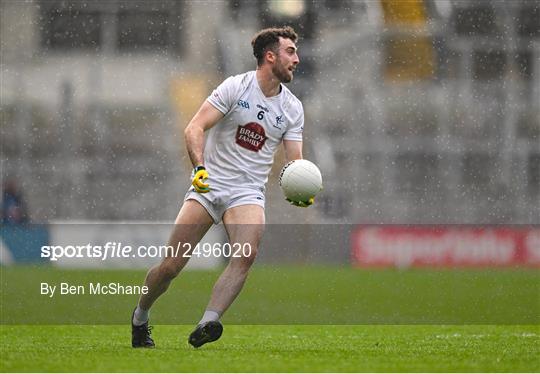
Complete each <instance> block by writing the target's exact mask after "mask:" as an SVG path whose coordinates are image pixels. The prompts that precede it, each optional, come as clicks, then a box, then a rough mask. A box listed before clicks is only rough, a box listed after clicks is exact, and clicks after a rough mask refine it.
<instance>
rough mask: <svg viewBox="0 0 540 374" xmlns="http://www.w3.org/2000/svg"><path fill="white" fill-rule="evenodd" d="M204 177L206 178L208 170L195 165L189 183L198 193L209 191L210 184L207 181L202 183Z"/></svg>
mask: <svg viewBox="0 0 540 374" xmlns="http://www.w3.org/2000/svg"><path fill="white" fill-rule="evenodd" d="M206 179H208V172H207V171H206V169H205V168H204V166H197V167H196V168H195V169H193V179H192V181H191V185H192V186H193V188H195V191H197V192H198V193H207V192H209V191H210V185H209V184H208V183H204V181H205V180H206Z"/></svg>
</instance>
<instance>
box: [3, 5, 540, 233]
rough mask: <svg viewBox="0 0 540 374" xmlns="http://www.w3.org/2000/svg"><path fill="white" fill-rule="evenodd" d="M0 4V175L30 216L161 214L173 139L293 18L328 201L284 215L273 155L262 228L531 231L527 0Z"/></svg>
mask: <svg viewBox="0 0 540 374" xmlns="http://www.w3.org/2000/svg"><path fill="white" fill-rule="evenodd" d="M0 4H1V8H0V10H1V19H0V24H1V30H0V31H1V32H0V41H1V59H2V61H1V62H2V67H1V92H0V94H1V114H2V115H1V129H2V141H1V148H2V149H1V158H2V180H3V181H5V180H6V179H8V178H14V179H16V180H17V181H18V184H19V187H20V189H21V190H22V191H23V192H24V196H25V198H26V201H27V204H28V209H29V215H30V218H31V219H32V221H34V222H48V221H51V220H59V219H60V220H74V219H92V220H145V221H146V220H149V221H156V220H161V221H170V220H172V219H173V217H174V216H175V214H176V213H177V210H178V207H179V204H180V201H181V199H182V197H183V194H184V191H185V189H186V188H187V186H188V175H189V172H190V165H189V161H188V158H187V156H186V152H185V149H184V144H183V134H182V128H183V127H184V126H185V125H186V124H187V122H188V121H189V119H190V118H191V116H192V114H193V113H194V111H195V110H196V109H197V108H198V106H199V105H200V103H201V102H202V100H204V99H205V97H206V96H207V95H208V93H209V92H210V91H211V90H212V89H213V87H215V86H216V85H217V84H219V83H220V81H221V80H223V79H224V78H225V77H227V76H229V75H233V74H237V73H241V72H243V71H246V70H251V69H253V68H254V66H255V63H254V58H253V57H252V55H251V47H250V40H251V37H252V35H253V34H254V33H255V32H256V30H258V29H259V28H261V27H264V26H269V25H282V24H290V25H292V26H294V27H296V29H297V30H298V32H299V34H300V35H301V37H302V40H301V41H300V43H299V46H300V58H301V64H300V69H299V71H298V73H297V74H296V77H295V80H294V82H293V83H292V84H291V88H292V90H293V91H294V92H295V93H296V94H297V95H298V96H299V97H300V98H301V99H302V101H303V103H304V106H305V112H306V132H305V146H306V152H305V153H306V155H305V156H306V158H308V159H311V160H313V161H314V162H316V163H317V164H318V165H320V167H321V169H322V172H323V175H324V184H325V190H324V191H323V192H322V193H321V195H320V196H319V198H318V203H317V205H316V207H315V209H309V210H308V211H299V210H294V209H288V208H287V205H286V203H285V202H283V201H282V200H283V199H282V197H281V193H280V191H279V190H278V187H277V183H276V172H277V171H278V170H279V169H280V167H281V166H282V164H283V163H282V162H281V161H282V160H283V157H282V156H279V157H278V162H276V165H275V170H274V173H273V177H272V178H271V179H270V182H269V185H268V189H269V192H268V195H269V196H268V201H269V204H268V209H267V211H268V221H269V222H279V223H284V222H317V223H320V222H324V223H494V224H495V223H496V224H498V223H540V204H539V199H540V140H539V139H540V138H539V137H540V110H539V103H540V4H539V2H538V1H521V0H514V1H451V0H411V1H406V2H404V1H391V0H381V1H361V0H357V1H351V0H332V1H323V0H321V1H302V0H299V1H285V2H284V1H273V0H267V1H258V2H251V1H242V0H231V1H193V2H192V1H185V2H184V1H166V0H164V1H161V0H156V1H122V0H110V1H65V0H62V1H53V0H47V1H37V0H36V1H10V0H2V1H1V2H0Z"/></svg>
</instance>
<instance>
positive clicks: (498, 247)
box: [351, 225, 540, 267]
mask: <svg viewBox="0 0 540 374" xmlns="http://www.w3.org/2000/svg"><path fill="white" fill-rule="evenodd" d="M351 252H352V253H351V254H352V263H353V265H355V266H361V267H389V266H390V267H411V266H413V267H414V266H430V267H431V266H442V267H445V266H447V267H469V266H534V267H539V266H540V226H464V225H456V226H451V225H445V226H409V225H398V226H384V225H379V226H375V225H366V226H363V225H360V226H358V227H357V228H356V229H355V230H354V231H353V233H352V238H351Z"/></svg>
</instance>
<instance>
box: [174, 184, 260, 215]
mask: <svg viewBox="0 0 540 374" xmlns="http://www.w3.org/2000/svg"><path fill="white" fill-rule="evenodd" d="M186 200H197V201H198V202H199V203H201V205H202V206H203V207H204V208H205V209H206V211H207V212H208V214H210V216H211V217H212V219H213V220H214V222H215V223H216V224H218V223H219V222H221V220H222V218H223V215H224V214H225V212H226V211H227V210H228V209H230V208H234V207H235V206H240V205H251V204H254V205H259V206H261V207H262V208H263V209H264V202H265V199H264V193H263V192H262V191H259V190H256V189H253V188H242V187H237V188H235V189H228V188H223V187H217V186H215V185H214V186H211V187H210V192H207V193H198V192H195V190H194V189H193V187H191V188H190V189H189V190H188V192H187V193H186V196H185V197H184V201H186Z"/></svg>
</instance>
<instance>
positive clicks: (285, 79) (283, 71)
mask: <svg viewBox="0 0 540 374" xmlns="http://www.w3.org/2000/svg"><path fill="white" fill-rule="evenodd" d="M276 62H277V64H276V65H274V67H273V68H272V73H273V74H274V76H275V77H276V78H277V79H279V81H280V82H281V83H289V82H290V81H292V79H293V74H292V71H289V70H288V69H287V68H286V67H285V66H284V65H283V64H282V63H281V60H280V59H279V58H278V59H277V60H276Z"/></svg>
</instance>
